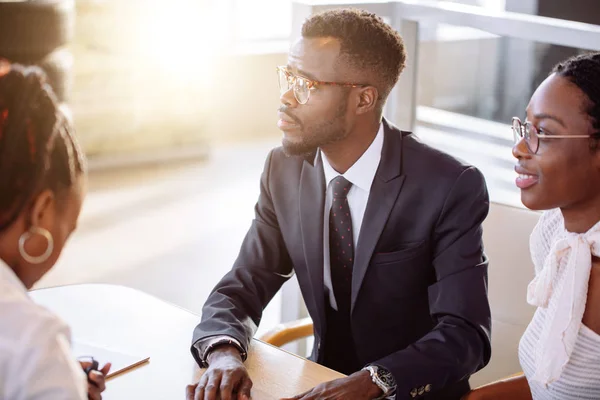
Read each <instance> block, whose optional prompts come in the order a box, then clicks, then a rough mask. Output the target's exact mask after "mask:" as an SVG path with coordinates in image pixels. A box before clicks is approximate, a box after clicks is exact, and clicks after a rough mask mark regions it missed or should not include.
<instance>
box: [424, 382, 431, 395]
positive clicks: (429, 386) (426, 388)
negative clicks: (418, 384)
mask: <svg viewBox="0 0 600 400" xmlns="http://www.w3.org/2000/svg"><path fill="white" fill-rule="evenodd" d="M425 392H426V393H429V392H431V383H430V384H428V385H427V386H425Z"/></svg>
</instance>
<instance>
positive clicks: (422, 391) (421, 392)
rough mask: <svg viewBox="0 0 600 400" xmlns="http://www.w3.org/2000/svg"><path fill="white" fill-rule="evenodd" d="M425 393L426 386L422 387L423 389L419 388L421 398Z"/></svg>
mask: <svg viewBox="0 0 600 400" xmlns="http://www.w3.org/2000/svg"><path fill="white" fill-rule="evenodd" d="M423 393H425V387H424V386H421V387H420V388H419V396H422V395H423Z"/></svg>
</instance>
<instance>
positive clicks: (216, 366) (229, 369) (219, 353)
mask: <svg viewBox="0 0 600 400" xmlns="http://www.w3.org/2000/svg"><path fill="white" fill-rule="evenodd" d="M207 361H208V365H209V367H208V369H207V370H206V372H205V373H204V375H202V378H200V381H199V382H198V383H197V384H195V385H188V386H187V388H186V389H187V390H186V399H187V400H217V399H221V400H250V389H252V381H251V380H250V376H248V371H247V370H246V366H245V365H244V363H243V362H242V357H241V355H240V352H239V351H238V349H237V348H235V347H234V346H220V347H217V348H216V349H215V350H213V351H212V352H211V353H210V354H209V356H208V360H207Z"/></svg>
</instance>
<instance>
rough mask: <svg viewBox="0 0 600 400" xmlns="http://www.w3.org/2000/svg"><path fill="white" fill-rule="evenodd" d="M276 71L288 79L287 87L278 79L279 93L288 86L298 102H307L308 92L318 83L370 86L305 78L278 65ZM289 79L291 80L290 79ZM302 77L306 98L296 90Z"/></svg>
mask: <svg viewBox="0 0 600 400" xmlns="http://www.w3.org/2000/svg"><path fill="white" fill-rule="evenodd" d="M277 73H278V74H281V73H283V74H285V76H286V77H287V80H288V88H284V87H282V86H281V80H279V91H280V93H281V94H284V93H285V92H287V91H289V90H290V88H291V89H293V90H294V97H295V98H296V101H297V102H298V103H299V104H306V103H307V102H308V99H310V92H311V91H312V90H314V89H316V88H317V87H318V86H319V85H323V86H341V87H353V88H355V87H366V86H370V85H369V84H367V83H348V82H328V81H316V80H313V79H310V78H307V77H305V76H302V75H295V74H292V73H291V72H290V71H288V70H287V68H286V67H283V66H280V67H277ZM290 79H291V81H290ZM300 79H302V80H304V81H305V82H306V88H307V90H308V91H307V92H306V99H304V98H302V97H301V96H299V95H298V92H299V91H300V90H299V89H298V87H299V85H298V84H297V82H298V81H299V80H300Z"/></svg>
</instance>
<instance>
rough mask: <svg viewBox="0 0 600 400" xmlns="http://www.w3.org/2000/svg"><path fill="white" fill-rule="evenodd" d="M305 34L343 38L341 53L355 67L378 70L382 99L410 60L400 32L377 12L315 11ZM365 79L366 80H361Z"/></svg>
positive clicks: (304, 27)
mask: <svg viewBox="0 0 600 400" xmlns="http://www.w3.org/2000/svg"><path fill="white" fill-rule="evenodd" d="M302 36H303V37H305V38H320V37H333V38H336V39H338V40H339V41H340V43H341V52H340V55H341V56H342V57H344V58H343V60H344V61H347V62H348V63H349V64H350V65H351V66H352V67H354V68H357V69H360V70H364V71H374V72H375V73H376V75H377V78H376V79H378V82H366V83H370V84H373V85H374V86H376V87H377V89H378V90H379V92H380V93H379V96H380V99H385V98H387V96H388V94H389V93H390V91H391V90H392V88H393V87H394V85H395V84H396V82H397V81H398V78H399V77H400V73H401V72H402V70H403V69H404V65H405V62H406V50H405V48H404V41H403V40H402V37H401V36H400V34H399V33H398V32H397V31H396V30H394V29H393V28H392V27H391V26H390V25H388V24H386V23H385V22H384V21H383V19H381V17H379V16H377V15H376V14H373V13H370V12H367V11H364V10H358V9H347V8H346V9H333V10H328V11H324V12H321V13H318V14H314V15H312V16H311V17H309V18H308V19H307V20H306V21H305V22H304V25H303V26H302ZM359 83H362V82H359Z"/></svg>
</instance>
